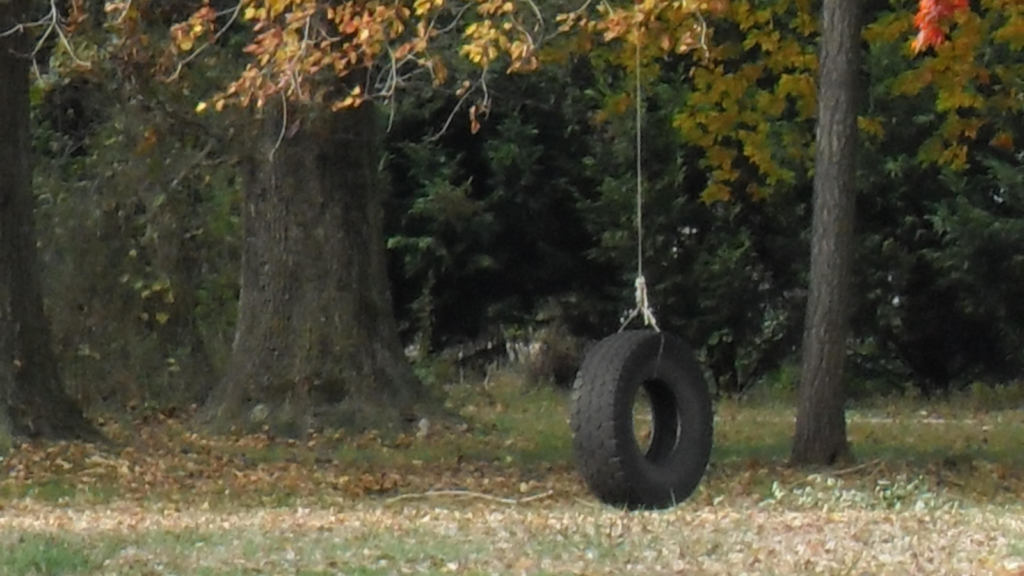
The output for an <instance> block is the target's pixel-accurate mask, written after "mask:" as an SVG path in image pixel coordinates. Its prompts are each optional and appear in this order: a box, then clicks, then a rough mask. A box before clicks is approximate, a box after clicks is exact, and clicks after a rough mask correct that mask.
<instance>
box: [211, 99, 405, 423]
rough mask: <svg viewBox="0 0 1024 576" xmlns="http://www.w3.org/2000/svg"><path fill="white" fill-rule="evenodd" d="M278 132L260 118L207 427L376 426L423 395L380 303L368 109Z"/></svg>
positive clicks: (382, 288)
mask: <svg viewBox="0 0 1024 576" xmlns="http://www.w3.org/2000/svg"><path fill="white" fill-rule="evenodd" d="M288 122H289V123H290V122H293V121H292V120H288ZM283 125H284V123H283V122H282V117H281V115H280V114H274V113H268V114H267V118H266V122H265V124H264V127H263V128H264V139H263V142H262V146H261V147H260V150H258V153H257V154H256V155H255V156H256V157H255V159H254V161H253V162H252V163H251V168H250V171H249V174H248V175H247V176H248V178H247V183H246V190H245V192H246V194H245V199H244V202H243V210H244V213H243V229H244V240H243V248H242V274H241V294H240V299H239V308H238V324H237V330H236V335H235V341H234V344H233V348H232V357H231V359H230V360H229V363H228V375H227V377H226V378H225V379H224V380H223V381H221V382H220V383H219V385H218V387H217V389H216V390H214V393H213V396H212V397H211V400H210V402H209V403H208V405H207V409H206V415H207V418H212V419H215V422H219V423H220V424H222V425H223V424H229V425H239V426H241V427H242V428H243V429H245V428H253V427H254V425H255V426H269V427H270V428H271V429H274V430H277V431H278V432H280V433H285V434H303V433H305V431H306V430H307V429H308V427H310V426H314V425H326V426H332V427H333V426H343V427H367V426H379V425H381V424H387V423H388V422H381V421H380V420H388V419H393V420H397V419H398V418H399V416H400V414H401V413H403V412H405V413H408V411H409V410H411V408H412V406H413V405H414V404H415V402H417V401H418V400H420V399H421V398H422V394H421V392H422V388H421V385H420V383H419V381H418V380H417V379H416V377H415V376H414V374H413V372H412V368H411V366H410V365H409V363H408V362H407V360H406V358H405V355H404V354H403V351H402V348H401V343H400V341H399V338H398V328H397V322H396V320H395V316H394V312H393V309H392V302H391V296H390V292H389V285H388V277H387V269H386V263H385V245H384V232H383V215H382V202H381V197H380V190H379V182H378V174H377V172H378V163H379V152H378V141H377V139H378V132H379V128H378V124H377V116H376V111H375V109H374V107H373V106H372V105H370V104H364V105H363V106H360V107H359V108H357V109H354V110H343V111H341V112H336V113H327V112H320V113H318V114H315V115H313V116H307V117H305V118H304V119H302V120H301V125H299V126H298V127H297V128H296V126H295V125H294V124H288V131H287V132H283V131H282V126H283Z"/></svg>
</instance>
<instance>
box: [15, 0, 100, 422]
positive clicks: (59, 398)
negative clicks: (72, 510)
mask: <svg viewBox="0 0 1024 576" xmlns="http://www.w3.org/2000/svg"><path fill="white" fill-rule="evenodd" d="M27 5H28V2H26V1H25V0H0V31H3V32H6V31H8V30H10V29H12V27H13V26H14V25H16V24H17V23H18V22H23V21H24V19H25V17H26V13H27V7H28V6H27ZM30 50H31V44H30V43H29V39H28V38H27V37H26V35H25V34H24V33H16V34H10V35H7V36H4V37H2V38H0V252H2V256H0V277H3V278H4V279H5V282H6V285H5V286H4V289H5V291H6V292H4V291H0V297H3V299H4V300H3V302H0V329H3V330H6V332H5V333H4V334H3V335H2V336H0V353H2V354H3V355H2V356H0V363H4V364H6V365H7V368H8V369H9V371H11V372H13V374H12V376H13V386H11V385H10V383H8V386H6V389H7V394H6V395H4V396H3V403H4V404H5V405H6V408H7V417H8V425H9V427H10V429H11V430H12V431H13V432H14V433H15V434H16V435H28V436H43V437H50V438H86V439H97V438H98V433H97V432H96V430H95V429H94V428H93V427H92V426H91V425H90V424H89V422H88V421H87V420H86V419H85V418H84V416H83V415H82V411H81V409H80V408H79V407H78V404H77V403H76V402H75V401H74V400H73V399H72V398H71V397H70V396H68V394H67V392H66V391H65V389H64V385H63V381H62V379H61V376H60V371H59V369H58V366H57V358H56V355H55V354H54V350H53V343H52V338H51V334H50V323H49V319H48V318H47V317H46V314H45V311H44V309H43V294H42V281H41V277H40V271H39V263H38V255H37V253H36V250H37V248H36V234H35V222H34V220H35V214H34V211H35V199H34V197H33V196H32V167H31V146H32V141H31V132H30V125H29V105H30V103H29V64H30V60H29V54H28V53H29V51H30ZM5 344H6V346H4V345H5ZM3 378H4V376H3V374H0V388H2V387H3V382H2V379H3Z"/></svg>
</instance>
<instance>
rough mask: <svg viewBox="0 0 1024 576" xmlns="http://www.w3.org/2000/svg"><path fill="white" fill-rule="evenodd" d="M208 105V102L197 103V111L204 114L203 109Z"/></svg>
mask: <svg viewBox="0 0 1024 576" xmlns="http://www.w3.org/2000/svg"><path fill="white" fill-rule="evenodd" d="M206 106H207V104H206V102H200V103H199V104H196V113H197V114H202V113H203V111H204V110H206Z"/></svg>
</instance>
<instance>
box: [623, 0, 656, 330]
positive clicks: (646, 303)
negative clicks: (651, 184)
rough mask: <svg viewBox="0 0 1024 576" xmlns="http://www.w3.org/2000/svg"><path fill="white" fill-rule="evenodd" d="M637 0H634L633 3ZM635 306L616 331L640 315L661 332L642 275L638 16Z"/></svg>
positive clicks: (641, 163) (638, 36)
mask: <svg viewBox="0 0 1024 576" xmlns="http://www.w3.org/2000/svg"><path fill="white" fill-rule="evenodd" d="M636 6H639V3H637V4H634V9H636V8H635V7H636ZM635 33H636V38H635V41H634V44H635V45H636V62H635V64H636V86H635V89H636V96H635V97H636V102H635V105H634V108H635V109H636V281H635V283H634V284H635V286H636V308H634V309H633V311H632V312H630V313H629V316H627V317H626V320H625V321H624V322H623V323H622V326H621V327H619V332H622V331H623V330H625V329H626V326H628V325H629V323H630V322H632V321H633V319H634V318H636V317H637V316H640V317H642V318H643V320H644V324H645V325H647V326H650V327H652V328H654V331H655V332H661V329H660V328H658V321H657V320H656V319H655V318H654V311H653V310H652V309H651V303H650V300H649V299H648V297H647V279H646V278H644V178H643V133H642V128H641V127H642V125H643V92H642V91H641V86H640V23H639V18H638V19H637V24H636V30H635Z"/></svg>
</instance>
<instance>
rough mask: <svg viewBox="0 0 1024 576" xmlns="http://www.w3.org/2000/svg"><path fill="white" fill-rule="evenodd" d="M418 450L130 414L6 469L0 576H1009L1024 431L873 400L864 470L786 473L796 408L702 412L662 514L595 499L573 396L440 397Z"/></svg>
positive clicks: (366, 438) (989, 411) (1015, 557)
mask: <svg viewBox="0 0 1024 576" xmlns="http://www.w3.org/2000/svg"><path fill="white" fill-rule="evenodd" d="M451 392H452V393H453V400H452V407H453V409H455V410H458V411H460V412H461V413H462V414H463V416H464V418H465V424H457V423H451V424H445V425H444V426H439V425H436V424H432V425H430V426H428V427H426V429H425V432H426V433H425V434H423V433H422V430H421V432H420V435H419V436H417V435H415V434H411V435H409V436H396V437H380V435H375V434H366V435H361V436H358V437H350V436H344V435H339V434H333V433H321V434H313V435H311V436H310V437H309V438H308V439H307V440H306V441H305V442H296V441H289V440H279V439H275V438H270V437H267V436H265V435H256V436H236V437H232V436H222V437H208V436H199V435H196V434H195V433H193V432H192V431H191V430H190V428H189V426H188V425H187V419H184V418H183V419H178V418H171V417H168V416H169V415H168V414H161V413H160V412H158V411H142V412H139V413H136V414H135V415H134V416H133V417H132V418H131V419H127V418H126V419H119V420H106V421H104V422H103V423H102V425H103V428H104V430H105V431H106V432H107V433H108V434H109V435H110V436H111V437H112V438H113V439H114V440H115V441H116V442H118V443H120V444H119V445H117V446H114V447H102V446H93V445H86V444H79V443H60V444H38V445H30V446H24V447H22V448H21V449H19V450H18V451H16V452H15V453H13V454H11V455H9V456H7V457H6V458H5V459H4V460H3V461H0V478H4V479H3V480H0V573H3V574H9V575H12V576H20V575H29V574H39V575H50V574H119V575H120V574H126V575H140V576H141V575H147V576H148V575H158V574H196V575H236V574H237V575H242V574H304V575H312V574H448V573H451V574H645V575H651V574H654V575H657V574H687V575H690V574H740V573H744V572H745V573H751V574H857V575H861V574H869V575H881V574H1021V575H1024V508H1022V506H1021V504H1020V495H1021V494H1022V493H1024V454H1022V453H1020V452H1019V451H1018V449H1017V447H1018V446H1020V445H1021V442H1022V440H1024V414H1022V413H1020V412H1019V411H1018V410H1016V409H1011V408H1007V406H1008V405H1013V404H1017V405H1019V397H1018V396H1016V395H1015V394H1019V392H1014V393H1008V394H1005V395H1003V396H1000V395H998V394H995V395H993V394H987V395H982V396H979V395H978V394H973V395H967V396H965V397H964V398H961V399H955V400H953V401H950V402H943V403H936V404H926V403H923V402H919V401H916V400H906V399H900V400H897V401H891V402H890V401H876V402H873V403H871V404H868V405H864V406H858V407H856V409H854V410H853V411H852V412H851V414H850V434H851V440H852V442H853V445H854V448H855V451H856V453H857V456H858V457H859V464H857V465H856V466H851V467H848V468H846V469H841V470H821V471H814V470H794V469H789V468H786V467H785V465H784V460H783V459H784V458H785V456H786V455H787V453H788V442H789V436H790V435H791V433H792V426H793V411H792V409H791V408H789V407H788V406H789V405H791V403H790V402H780V401H771V402H767V403H766V402H760V401H757V402H754V401H748V402H744V403H737V402H725V403H721V404H720V405H719V406H718V416H717V420H716V448H715V453H714V455H713V457H712V467H711V469H710V470H709V472H708V476H707V478H706V479H705V482H704V483H703V484H702V486H701V488H700V489H699V490H698V492H697V494H696V495H695V496H694V497H693V498H692V499H691V500H690V501H688V502H686V503H684V504H682V505H681V506H678V507H676V508H674V509H672V510H669V511H664V512H643V513H628V512H623V511H619V510H615V509H610V508H608V507H605V506H603V505H601V504H599V503H597V502H596V501H594V500H593V499H592V498H591V497H590V496H589V495H588V494H587V493H586V491H585V489H584V487H583V486H582V483H581V481H580V480H579V479H578V477H577V476H576V475H575V472H574V470H573V467H572V463H571V457H570V448H569V447H570V438H569V430H568V425H567V423H566V414H567V410H566V402H567V398H566V397H565V396H563V395H561V394H560V393H558V392H555V391H549V390H538V389H531V390H527V391H524V390H523V389H522V388H521V387H519V386H518V385H516V384H514V383H512V382H509V381H503V380H500V379H499V380H498V381H497V382H496V383H495V384H492V385H491V386H490V387H489V388H487V389H484V388H482V387H481V386H480V385H475V386H474V385H468V384H467V385H462V386H458V387H455V388H453V389H452V390H451Z"/></svg>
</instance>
